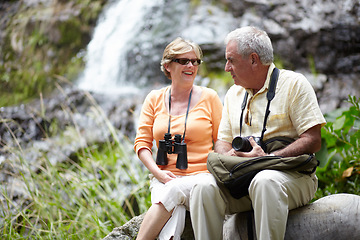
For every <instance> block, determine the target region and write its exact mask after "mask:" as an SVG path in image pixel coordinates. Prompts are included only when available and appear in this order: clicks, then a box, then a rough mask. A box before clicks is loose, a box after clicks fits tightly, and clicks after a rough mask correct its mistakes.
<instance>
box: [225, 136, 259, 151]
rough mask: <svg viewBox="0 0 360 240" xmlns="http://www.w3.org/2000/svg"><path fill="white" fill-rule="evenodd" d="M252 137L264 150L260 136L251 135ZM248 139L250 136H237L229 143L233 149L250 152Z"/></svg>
mask: <svg viewBox="0 0 360 240" xmlns="http://www.w3.org/2000/svg"><path fill="white" fill-rule="evenodd" d="M252 138H253V139H254V140H255V142H256V143H257V145H259V146H260V147H261V148H262V149H264V151H265V145H264V143H263V141H262V140H261V138H260V137H252ZM249 139H250V137H241V136H237V137H235V138H234V139H233V140H232V143H231V145H232V147H233V149H234V150H235V151H240V152H250V151H251V150H252V149H253V147H252V146H251V143H250V140H249Z"/></svg>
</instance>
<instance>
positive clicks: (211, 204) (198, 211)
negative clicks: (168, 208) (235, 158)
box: [190, 175, 226, 240]
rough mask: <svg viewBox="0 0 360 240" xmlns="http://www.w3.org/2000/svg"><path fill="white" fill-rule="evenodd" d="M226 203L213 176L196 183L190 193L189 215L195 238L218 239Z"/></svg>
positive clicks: (220, 235) (221, 231) (198, 239)
mask: <svg viewBox="0 0 360 240" xmlns="http://www.w3.org/2000/svg"><path fill="white" fill-rule="evenodd" d="M225 210H226V203H225V201H224V199H223V198H222V196H221V192H220V189H219V187H218V186H217V184H216V182H215V179H214V177H213V176H211V175H209V177H206V178H204V181H202V182H199V183H197V184H196V185H195V186H194V188H193V190H192V192H191V194H190V215H191V222H192V227H193V230H194V235H195V239H197V240H203V239H207V240H220V239H222V237H223V222H224V218H225Z"/></svg>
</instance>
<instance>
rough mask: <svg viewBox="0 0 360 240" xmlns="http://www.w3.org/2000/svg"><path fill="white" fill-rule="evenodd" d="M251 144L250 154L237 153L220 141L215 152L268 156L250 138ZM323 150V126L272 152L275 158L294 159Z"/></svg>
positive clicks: (233, 154)
mask: <svg viewBox="0 0 360 240" xmlns="http://www.w3.org/2000/svg"><path fill="white" fill-rule="evenodd" d="M249 140H250V143H251V146H252V147H253V149H252V150H251V151H250V152H236V151H235V150H234V149H233V148H232V146H231V143H228V142H224V141H221V140H218V141H217V142H216V143H218V142H219V144H218V145H215V152H218V153H221V154H224V155H229V156H238V157H259V156H266V155H267V154H266V153H265V152H264V151H263V149H262V148H261V147H260V146H259V145H257V143H256V142H255V140H254V139H252V138H250V139H249ZM320 148H321V125H320V124H318V125H315V126H314V127H312V128H309V129H308V130H307V131H305V132H304V133H303V134H301V135H300V136H299V139H297V140H296V141H294V142H293V143H291V144H289V145H288V146H286V147H285V148H283V149H280V150H277V151H275V152H272V154H274V155H275V156H281V157H294V156H299V155H301V154H304V153H315V152H317V151H319V150H320Z"/></svg>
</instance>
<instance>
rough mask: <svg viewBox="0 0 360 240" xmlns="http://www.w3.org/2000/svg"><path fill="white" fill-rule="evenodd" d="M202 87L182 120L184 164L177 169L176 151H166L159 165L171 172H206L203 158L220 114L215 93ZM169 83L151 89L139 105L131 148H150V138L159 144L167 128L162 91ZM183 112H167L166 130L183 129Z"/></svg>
mask: <svg viewBox="0 0 360 240" xmlns="http://www.w3.org/2000/svg"><path fill="white" fill-rule="evenodd" d="M201 88H202V94H201V98H200V100H199V102H198V103H197V104H196V105H195V106H194V107H193V108H192V109H191V110H190V111H189V114H188V119H187V123H186V133H185V143H186V145H187V157H188V168H187V169H177V168H176V159H177V154H167V157H168V165H166V166H159V167H160V169H162V170H169V171H171V172H173V173H174V174H175V175H182V176H184V175H192V174H197V173H201V172H207V167H206V161H207V156H208V154H209V152H211V151H213V143H215V141H216V140H217V134H218V128H219V124H220V120H221V114H222V103H221V101H220V99H219V96H218V95H217V93H216V92H215V91H214V90H212V89H210V88H206V87H201ZM168 90H169V86H168V87H165V88H162V89H160V90H153V91H151V92H150V93H149V94H148V95H147V97H146V99H145V101H144V103H143V106H142V110H141V114H140V118H139V124H138V130H137V134H136V138H135V144H134V150H135V152H136V154H138V152H139V150H140V149H143V148H146V149H148V150H149V151H151V152H152V147H153V140H155V141H156V145H157V147H159V140H163V139H164V134H165V133H167V131H168V124H169V113H168V110H167V109H166V106H165V101H166V99H165V93H166V92H167V91H168ZM185 116H186V114H183V115H179V116H171V124H170V125H171V128H170V133H171V134H172V136H175V134H181V135H183V133H184V127H185Z"/></svg>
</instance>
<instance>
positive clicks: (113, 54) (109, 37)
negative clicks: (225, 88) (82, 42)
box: [77, 0, 236, 95]
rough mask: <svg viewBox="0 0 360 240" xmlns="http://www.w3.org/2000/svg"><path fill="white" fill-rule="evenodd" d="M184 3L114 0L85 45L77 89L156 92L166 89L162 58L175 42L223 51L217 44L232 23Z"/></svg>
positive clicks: (212, 9)
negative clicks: (177, 40)
mask: <svg viewBox="0 0 360 240" xmlns="http://www.w3.org/2000/svg"><path fill="white" fill-rule="evenodd" d="M190 2H191V1H189V0H171V1H168V0H115V1H114V2H112V3H111V4H109V5H108V7H107V8H106V9H105V10H104V12H103V14H102V15H101V17H100V19H99V21H98V24H97V26H96V28H95V30H94V35H93V38H92V40H91V41H90V43H89V44H88V47H87V51H86V56H85V62H86V65H85V69H84V72H83V73H82V74H81V76H80V77H79V79H78V81H77V82H78V86H79V88H81V89H84V90H88V91H91V92H97V93H105V94H106V95H118V94H120V95H121V94H123V93H139V92H140V90H141V89H145V88H159V87H160V86H162V85H165V84H169V80H168V79H167V78H166V77H165V76H164V74H163V73H162V72H161V71H160V61H161V57H162V53H163V50H164V48H165V46H166V45H167V44H168V43H169V42H171V41H172V40H174V39H175V38H176V37H179V36H180V37H183V38H185V39H188V40H192V41H194V42H196V43H198V44H199V45H207V46H216V45H218V46H223V39H224V38H225V36H226V34H227V33H228V32H229V31H230V30H231V29H233V28H234V25H235V24H236V22H235V21H234V19H233V17H232V16H231V14H230V13H228V12H225V11H223V10H222V9H221V8H220V7H218V6H214V5H213V4H211V3H210V1H209V2H208V1H204V2H203V3H202V4H201V5H198V6H196V7H195V6H192V5H191V4H190ZM207 2H208V3H207ZM219 19H221V21H219ZM219 58H221V61H223V53H222V52H221V53H220V56H217V55H215V54H213V55H212V56H211V60H216V59H219ZM219 62H220V61H219ZM208 64H209V65H208V66H210V64H211V63H210V62H208ZM213 64H214V63H213ZM220 64H221V63H220ZM214 65H219V64H218V63H215V64H214ZM222 67H223V66H221V67H220V68H222ZM199 78H201V76H199V75H198V76H197V79H199ZM205 85H206V81H205Z"/></svg>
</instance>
